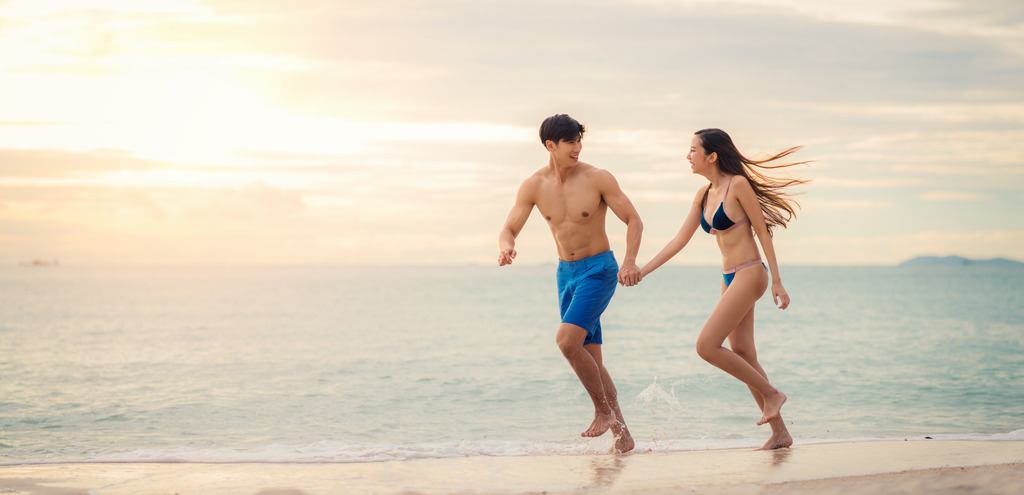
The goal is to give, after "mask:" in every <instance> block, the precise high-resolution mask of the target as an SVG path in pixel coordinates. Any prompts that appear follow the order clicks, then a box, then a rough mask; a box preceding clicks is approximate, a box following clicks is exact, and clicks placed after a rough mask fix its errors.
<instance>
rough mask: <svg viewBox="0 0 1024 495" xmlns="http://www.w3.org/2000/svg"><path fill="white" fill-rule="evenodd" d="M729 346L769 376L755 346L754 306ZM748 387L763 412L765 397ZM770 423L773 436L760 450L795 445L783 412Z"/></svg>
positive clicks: (738, 327)
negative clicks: (759, 360)
mask: <svg viewBox="0 0 1024 495" xmlns="http://www.w3.org/2000/svg"><path fill="white" fill-rule="evenodd" d="M729 348H730V349H732V351H733V352H735V353H736V354H737V355H739V356H740V357H741V358H743V360H744V361H746V362H747V363H749V364H750V366H752V367H753V368H754V369H755V370H757V372H758V373H760V374H761V376H763V377H765V379H767V378H768V374H767V373H765V371H764V368H762V367H761V364H760V363H759V362H758V360H757V349H756V348H755V347H754V308H750V311H747V314H746V315H745V316H744V317H743V319H742V320H740V324H739V325H737V326H736V329H735V330H733V331H732V333H730V334H729ZM748 388H749V389H750V393H751V395H753V396H754V400H755V401H756V402H757V407H758V408H760V409H761V412H762V413H763V412H764V398H763V397H762V396H761V393H760V392H758V391H757V390H756V389H754V388H753V387H748ZM768 425H769V426H771V428H772V436H771V438H769V439H768V441H767V442H765V444H764V445H762V446H761V448H760V449H758V450H772V449H779V448H783V447H789V446H790V445H793V437H792V436H790V434H789V430H788V429H787V428H786V423H785V421H783V420H782V415H781V414H779V415H778V416H776V417H775V419H772V420H771V421H769V422H768Z"/></svg>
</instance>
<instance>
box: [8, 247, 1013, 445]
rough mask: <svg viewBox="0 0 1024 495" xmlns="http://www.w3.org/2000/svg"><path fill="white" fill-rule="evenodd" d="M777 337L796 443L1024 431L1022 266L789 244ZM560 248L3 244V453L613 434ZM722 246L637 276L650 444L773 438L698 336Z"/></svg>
mask: <svg viewBox="0 0 1024 495" xmlns="http://www.w3.org/2000/svg"><path fill="white" fill-rule="evenodd" d="M783 276H784V278H785V284H786V288H787V290H788V291H789V293H790V295H791V297H792V299H793V303H792V305H791V306H790V308H789V309H786V310H784V311H782V310H779V309H777V308H775V307H773V305H772V301H771V296H770V294H767V295H766V296H765V297H763V298H762V299H761V300H760V301H759V302H758V305H757V308H756V325H755V336H756V341H757V345H758V355H759V359H760V361H761V363H762V365H763V366H764V368H765V370H766V371H767V372H768V374H769V377H770V379H771V380H772V383H773V384H775V385H776V386H777V387H778V388H779V389H780V390H783V391H784V392H786V393H787V395H788V396H789V402H787V403H786V406H785V407H784V408H783V418H784V420H785V421H786V423H787V425H788V427H789V429H790V431H791V433H792V434H793V436H794V438H795V441H796V443H797V444H800V443H821V442H840V441H865V440H874V439H891V438H898V439H903V438H914V439H919V438H925V437H932V438H940V439H978V440H1003V439H1012V440H1024V386H1022V385H1024V270H1022V269H1020V268H1013V267H1011V268H1000V267H977V266H956V267H783ZM554 277H555V270H554V266H553V265H546V266H518V265H513V266H510V267H503V268H498V267H490V266H457V267H186V268H182V267H174V268H158V267H142V268H139V267H133V268H127V267H118V268H100V267H74V266H60V267H5V268H0V464H18V463H47V462H124V461H132V462H182V461H196V462H368V461H380V460H403V459H416V458H430V457H451V456H475V455H531V454H555V455H559V454H566V455H571V454H582V453H593V452H603V451H607V450H608V448H609V447H610V445H611V439H610V438H608V437H609V435H605V436H604V437H603V438H599V439H584V438H581V437H580V435H579V433H580V432H581V431H583V430H584V429H586V427H587V426H588V425H589V423H590V421H591V419H592V417H593V407H592V405H591V403H590V400H589V398H588V397H587V395H586V394H585V392H584V390H583V387H582V386H581V385H580V384H579V381H578V380H577V378H576V377H575V375H574V374H573V372H572V370H571V369H570V367H569V365H568V364H567V363H566V361H565V359H564V358H563V357H562V356H561V354H560V352H559V351H558V349H557V347H556V346H555V343H554V335H555V329H556V327H557V325H558V321H559V319H558V306H557V299H556V294H555V279H554ZM720 280H721V276H720V274H719V272H718V269H717V268H716V267H692V266H669V267H664V268H662V269H660V270H659V271H657V272H655V273H654V274H653V275H651V276H649V277H648V278H647V279H645V280H644V281H643V282H642V283H641V284H640V285H639V286H637V287H632V288H627V287H621V286H620V287H619V288H618V289H617V293H616V295H615V297H614V299H613V300H612V303H611V305H610V306H609V308H608V310H607V312H606V313H605V316H604V318H603V320H602V321H603V327H604V338H605V344H604V346H603V354H604V361H605V364H606V366H607V368H608V369H609V371H610V373H611V375H612V377H613V378H614V381H615V385H616V387H617V388H618V391H619V401H620V403H621V406H622V410H623V414H624V416H625V419H626V421H627V423H628V424H629V428H630V430H631V432H632V434H633V435H634V437H635V439H636V441H637V447H638V449H639V450H653V451H676V450H694V449H706V448H731V447H756V446H759V445H760V444H761V443H762V442H763V441H764V440H765V439H766V438H767V436H768V434H769V430H768V427H767V426H762V427H758V426H756V425H755V422H756V421H757V419H759V417H760V412H759V411H758V410H757V408H756V405H755V403H754V401H753V398H752V397H751V396H750V393H749V392H748V390H747V388H746V387H745V386H744V385H743V384H742V383H740V382H739V381H737V380H736V379H735V378H732V377H731V376H729V375H727V374H725V373H724V372H722V371H720V370H718V369H717V368H714V367H713V366H711V365H710V364H708V363H706V362H704V361H703V360H701V359H700V358H699V357H698V356H697V355H696V352H695V351H694V342H695V340H696V337H697V334H698V332H699V331H700V329H701V327H702V325H703V323H704V321H705V320H706V318H707V317H708V315H709V313H710V311H711V309H712V308H713V307H714V304H715V302H716V301H717V299H718V296H719V285H720Z"/></svg>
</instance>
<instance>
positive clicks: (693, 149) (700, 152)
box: [686, 135, 717, 174]
mask: <svg viewBox="0 0 1024 495" xmlns="http://www.w3.org/2000/svg"><path fill="white" fill-rule="evenodd" d="M712 158H717V155H715V154H712V156H710V157H709V156H708V155H707V153H705V151H704V142H703V140H701V138H700V136H697V135H694V136H693V139H691V140H690V152H689V153H687V154H686V159H687V160H688V161H689V162H690V170H691V171H693V173H695V174H705V173H707V172H708V171H710V170H711V164H712V163H713V160H712Z"/></svg>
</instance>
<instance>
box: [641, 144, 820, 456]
mask: <svg viewBox="0 0 1024 495" xmlns="http://www.w3.org/2000/svg"><path fill="white" fill-rule="evenodd" d="M799 149H800V147H796V148H790V149H788V150H786V151H783V152H782V153H779V154H777V155H775V156H772V157H770V158H768V159H766V160H760V161H756V160H751V159H749V158H746V157H744V156H743V155H742V154H741V153H740V152H739V150H737V149H736V145H734V144H733V142H732V138H730V137H729V135H728V134H726V133H725V132H724V131H722V130H719V129H704V130H701V131H697V133H696V134H694V136H693V139H692V140H691V141H690V152H689V153H688V154H687V155H686V159H687V160H689V162H690V164H691V167H692V170H693V173H695V174H700V175H702V176H704V177H706V178H707V179H708V181H710V184H708V185H707V186H704V187H701V188H700V189H699V190H698V191H697V194H696V196H694V198H693V204H692V205H691V206H690V212H689V213H688V214H687V215H686V219H685V220H684V221H683V226H682V227H681V228H680V229H679V233H677V234H676V236H675V237H674V238H673V239H672V240H671V241H669V243H668V244H667V245H666V246H665V247H664V248H663V249H662V250H661V252H659V253H658V254H657V256H655V257H654V259H652V260H651V261H650V262H649V263H647V265H646V266H644V267H643V269H641V271H640V273H641V276H643V277H646V276H647V275H648V274H650V273H651V272H653V271H654V270H655V269H657V268H658V267H660V266H661V265H663V264H664V263H665V262H666V261H668V260H669V259H671V258H672V257H673V256H675V255H676V254H677V253H678V252H679V251H680V250H682V249H683V247H685V246H686V244H687V243H688V242H689V241H690V238H691V237H693V234H694V232H696V231H697V227H701V228H703V229H704V231H705V232H707V233H709V234H713V235H714V236H715V239H716V240H717V241H718V248H719V249H720V250H721V252H722V267H723V271H722V279H723V280H722V298H721V299H720V300H719V301H718V305H716V306H715V309H714V311H712V313H711V316H710V317H709V318H708V320H707V323H705V324H704V328H703V329H702V330H701V332H700V336H699V337H698V338H697V354H699V355H700V357H702V358H704V360H706V361H707V362H709V363H711V364H713V365H715V366H717V367H719V368H721V369H722V370H723V371H725V372H726V373H729V374H730V375H732V376H734V377H736V378H738V379H739V380H740V381H742V382H743V383H745V384H746V385H747V387H748V388H749V389H750V392H751V393H752V394H753V395H754V400H755V401H757V405H758V407H759V408H760V409H761V412H762V416H761V420H760V421H758V423H757V424H758V425H763V424H765V423H768V424H769V425H771V428H772V436H771V438H770V439H768V441H767V442H766V443H765V444H764V445H763V446H762V447H761V449H778V448H783V447H789V446H790V445H792V444H793V438H792V437H791V436H790V435H789V431H788V430H787V429H786V424H785V423H784V422H783V420H782V416H781V415H780V410H781V409H782V404H783V403H785V402H786V394H783V393H782V392H781V391H779V390H778V389H776V388H775V387H773V386H772V384H771V383H770V382H769V381H768V376H767V375H766V374H765V372H764V369H763V368H761V365H760V364H758V362H757V351H756V350H755V348H754V302H756V301H757V300H758V299H759V298H760V297H761V296H762V295H763V294H764V291H765V289H766V288H767V287H768V282H769V279H768V275H769V273H768V272H769V271H770V272H771V282H772V283H771V287H772V300H773V301H774V302H775V304H776V305H778V307H779V308H780V309H786V307H787V306H789V294H787V293H786V289H785V288H784V287H783V286H782V279H781V278H780V277H779V267H778V263H777V262H776V260H775V247H774V246H773V245H772V237H771V231H772V229H773V228H774V227H779V226H781V227H785V226H786V223H787V222H788V221H789V220H790V219H792V218H793V216H794V214H795V212H794V206H796V202H795V201H793V200H792V199H790V198H789V197H788V195H787V194H785V193H783V192H782V191H781V189H783V188H785V187H787V186H790V185H793V184H802V183H804V182H806V181H803V180H797V179H789V180H780V179H775V178H772V177H769V176H766V175H764V174H763V173H761V172H760V171H758V170H757V169H758V168H761V169H765V168H768V169H771V168H779V167H789V166H793V165H798V164H802V163H807V162H798V163H788V164H783V165H766V164H767V163H768V162H773V161H775V160H778V159H780V158H782V157H785V156H787V155H789V154H791V153H794V152H796V151H797V150H799ZM754 235H757V239H758V240H759V241H760V243H761V249H762V250H763V251H764V258H765V260H766V261H767V262H768V265H767V266H765V264H764V262H763V261H761V255H760V254H759V253H758V249H757V243H755V242H754ZM726 339H729V348H725V347H722V344H723V343H724V342H725V340H726Z"/></svg>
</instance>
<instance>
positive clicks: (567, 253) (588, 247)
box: [551, 225, 611, 261]
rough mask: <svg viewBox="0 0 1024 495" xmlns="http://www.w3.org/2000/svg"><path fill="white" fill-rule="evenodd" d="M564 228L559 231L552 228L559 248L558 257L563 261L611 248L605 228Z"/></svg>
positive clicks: (588, 255)
mask: <svg viewBox="0 0 1024 495" xmlns="http://www.w3.org/2000/svg"><path fill="white" fill-rule="evenodd" d="M590 227H591V226H590V225H587V226H585V227H584V228H570V229H565V228H563V229H562V230H561V231H557V230H555V229H554V228H552V229H551V233H552V234H553V235H554V236H555V246H556V247H557V249H558V258H559V259H560V260H562V261H576V260H581V259H583V258H589V257H591V256H593V255H595V254H601V253H603V252H605V251H608V250H610V249H611V244H610V243H609V242H608V235H607V234H606V233H605V232H604V229H603V228H600V226H599V225H598V226H597V228H590Z"/></svg>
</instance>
